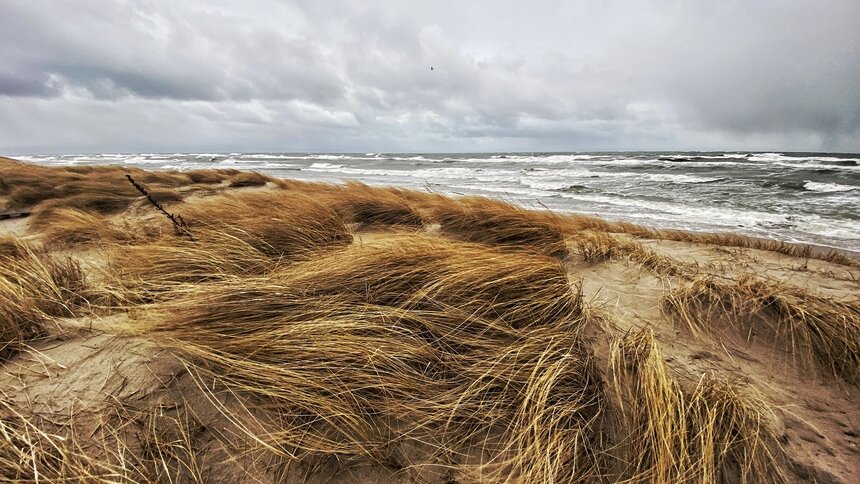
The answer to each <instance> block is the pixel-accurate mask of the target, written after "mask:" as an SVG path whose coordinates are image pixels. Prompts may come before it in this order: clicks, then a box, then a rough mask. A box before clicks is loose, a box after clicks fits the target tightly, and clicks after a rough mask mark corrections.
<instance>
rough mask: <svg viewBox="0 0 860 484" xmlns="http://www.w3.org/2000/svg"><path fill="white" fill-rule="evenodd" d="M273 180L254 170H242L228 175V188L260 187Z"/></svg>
mask: <svg viewBox="0 0 860 484" xmlns="http://www.w3.org/2000/svg"><path fill="white" fill-rule="evenodd" d="M273 180H274V179H273V178H272V177H270V176H266V175H262V174H260V173H257V172H255V171H242V172H239V173H237V174H235V175H233V176H231V177H230V188H242V187H262V186H264V185H266V183H268V182H270V181H273Z"/></svg>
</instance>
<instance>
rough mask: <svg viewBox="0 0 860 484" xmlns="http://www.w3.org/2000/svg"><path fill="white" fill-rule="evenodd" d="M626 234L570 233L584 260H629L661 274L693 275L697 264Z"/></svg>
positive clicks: (574, 250) (576, 250) (574, 247)
mask: <svg viewBox="0 0 860 484" xmlns="http://www.w3.org/2000/svg"><path fill="white" fill-rule="evenodd" d="M623 237H624V236H619V235H614V234H609V233H604V232H594V231H590V230H585V231H581V232H576V233H574V234H572V235H571V236H570V240H571V244H572V246H573V252H574V253H575V254H577V255H579V256H580V257H581V258H582V260H583V261H585V262H589V263H598V262H603V261H606V260H629V261H632V262H635V263H637V264H640V265H641V266H642V267H644V268H646V269H648V270H650V271H652V272H653V273H655V274H657V275H661V276H677V275H686V276H692V275H693V274H695V273H696V272H697V267H696V266H695V265H690V264H683V263H681V262H679V261H677V260H675V259H673V258H671V257H668V256H664V255H661V254H658V253H657V252H655V251H653V250H651V249H648V248H647V247H645V246H644V245H642V244H641V243H639V242H636V241H635V240H631V239H628V238H623Z"/></svg>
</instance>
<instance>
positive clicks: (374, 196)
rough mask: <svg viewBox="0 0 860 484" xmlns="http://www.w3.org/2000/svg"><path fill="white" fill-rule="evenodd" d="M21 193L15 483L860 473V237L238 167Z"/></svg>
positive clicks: (86, 172)
mask: <svg viewBox="0 0 860 484" xmlns="http://www.w3.org/2000/svg"><path fill="white" fill-rule="evenodd" d="M126 174H129V175H131V176H132V178H133V179H134V180H135V181H136V182H137V183H139V184H140V185H141V186H143V187H145V189H146V191H147V192H148V194H149V196H150V197H151V198H152V199H153V200H155V201H157V202H158V203H159V204H160V205H161V206H162V207H163V209H164V211H165V212H167V213H169V214H171V215H178V216H180V217H181V224H180V225H179V226H177V225H176V224H175V223H174V222H171V220H169V219H168V218H167V217H166V216H165V214H164V213H162V212H160V211H159V210H157V209H156V208H155V207H153V205H152V204H151V203H150V202H149V201H148V200H147V199H146V197H144V196H143V195H142V194H141V193H140V192H139V191H138V190H136V189H135V188H134V187H133V186H132V185H131V184H130V183H129V182H128V181H127V180H126V178H125V177H126ZM0 207H1V208H2V209H3V210H0V213H6V212H11V211H25V212H31V215H30V216H29V217H26V218H15V219H8V220H2V221H0V365H2V370H3V371H2V372H0V480H7V481H45V482H59V481H64V482H66V481H86V482H92V481H97V482H143V481H150V482H152V481H156V482H194V481H205V482H356V483H366V482H404V483H405V482H436V483H439V482H443V483H455V482H456V483H468V482H525V483H544V482H620V481H623V482H656V483H674V482H846V483H847V482H854V481H855V480H856V476H857V475H858V473H860V447H858V446H860V394H858V387H857V385H858V383H860V299H858V293H860V291H858V289H860V261H858V260H857V259H856V258H854V256H852V255H851V254H846V253H841V252H832V251H827V250H822V249H820V248H816V247H808V246H798V245H792V244H787V243H783V242H778V241H766V240H758V239H751V238H747V237H742V236H735V235H725V234H718V235H717V234H693V233H685V232H678V231H658V230H652V229H648V228H645V227H640V226H634V225H631V224H626V223H617V222H609V221H605V220H601V219H598V218H593V217H586V216H579V215H562V214H556V213H551V212H548V211H531V210H525V209H522V208H517V207H514V206H512V205H509V204H507V203H505V202H502V201H499V200H492V199H486V198H480V197H467V198H460V199H452V198H448V197H444V196H441V195H437V194H433V193H422V192H416V191H408V190H402V189H397V188H373V187H368V186H365V185H362V184H360V183H355V182H353V183H349V184H346V185H328V184H320V183H304V182H297V181H291V180H280V179H274V178H270V177H266V176H263V175H259V174H253V173H243V172H239V171H235V170H219V171H196V172H184V173H180V172H146V171H143V170H137V169H135V170H125V169H123V168H120V167H77V168H76V167H70V168H46V167H39V166H35V165H28V164H23V163H19V162H16V161H14V160H10V159H5V158H0Z"/></svg>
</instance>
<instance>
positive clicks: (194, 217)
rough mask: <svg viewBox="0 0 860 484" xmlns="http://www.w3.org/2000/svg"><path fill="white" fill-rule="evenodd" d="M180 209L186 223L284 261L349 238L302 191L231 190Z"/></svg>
mask: <svg viewBox="0 0 860 484" xmlns="http://www.w3.org/2000/svg"><path fill="white" fill-rule="evenodd" d="M185 213H186V215H187V217H188V220H189V224H190V225H191V227H198V226H199V227H207V228H208V229H209V230H212V231H222V232H224V233H227V234H229V235H231V236H233V237H236V238H238V239H241V240H243V241H245V242H246V243H248V244H250V245H251V246H253V247H254V248H255V249H257V250H258V251H260V252H262V253H264V254H266V255H269V256H272V257H282V258H286V259H288V260H296V259H301V258H304V257H306V256H307V255H308V254H310V253H311V252H314V251H318V250H320V249H323V248H332V247H343V246H345V245H348V244H350V243H352V235H351V234H350V233H349V229H348V228H347V227H346V225H344V223H343V221H342V220H341V219H340V217H338V215H337V213H335V212H334V211H333V210H332V209H330V208H328V207H325V206H323V205H321V204H320V203H317V202H316V201H315V200H313V199H312V198H311V197H308V196H304V195H298V194H290V193H284V192H260V193H234V194H228V195H224V196H218V197H211V198H209V199H206V200H203V201H201V202H199V203H197V204H194V205H188V206H187V207H186V209H185Z"/></svg>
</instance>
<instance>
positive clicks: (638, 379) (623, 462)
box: [610, 330, 788, 484]
mask: <svg viewBox="0 0 860 484" xmlns="http://www.w3.org/2000/svg"><path fill="white" fill-rule="evenodd" d="M610 368H611V374H612V384H611V386H612V392H611V394H612V395H613V397H614V402H613V403H614V414H615V416H616V419H617V422H616V426H617V436H616V439H617V442H618V443H617V446H616V447H615V448H614V449H613V451H612V452H613V454H614V457H615V459H616V461H617V464H616V467H617V471H616V472H617V476H616V478H615V480H616V481H624V482H652V483H666V484H669V483H676V482H726V483H728V482H732V483H734V482H745V483H746V482H749V483H754V482H787V480H788V478H787V471H786V459H785V456H784V450H783V449H782V447H781V444H780V443H779V439H778V435H777V432H776V431H775V429H774V427H775V424H774V420H775V416H774V415H773V414H772V412H771V411H770V410H769V409H768V406H767V405H766V404H765V403H764V402H763V401H761V400H760V399H759V398H758V397H756V396H754V395H753V394H751V393H750V392H749V391H744V390H742V389H741V388H740V387H739V385H738V384H733V383H729V382H725V381H721V380H718V379H716V378H714V377H713V376H709V375H705V376H703V377H702V379H701V380H700V381H699V382H698V384H697V385H696V386H695V388H694V389H692V390H691V391H688V392H687V391H684V390H683V389H682V388H681V385H680V384H679V383H678V382H677V380H676V379H675V377H674V375H673V374H672V372H671V371H670V370H669V368H668V367H667V366H666V364H665V362H664V359H663V355H662V353H661V351H660V349H659V346H658V345H657V343H656V341H655V339H654V335H653V332H652V331H651V330H643V331H640V332H638V333H628V334H627V335H625V336H624V337H621V338H618V339H616V340H614V341H613V343H612V346H611V349H610Z"/></svg>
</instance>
